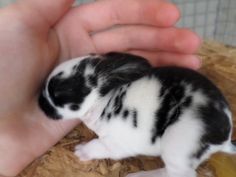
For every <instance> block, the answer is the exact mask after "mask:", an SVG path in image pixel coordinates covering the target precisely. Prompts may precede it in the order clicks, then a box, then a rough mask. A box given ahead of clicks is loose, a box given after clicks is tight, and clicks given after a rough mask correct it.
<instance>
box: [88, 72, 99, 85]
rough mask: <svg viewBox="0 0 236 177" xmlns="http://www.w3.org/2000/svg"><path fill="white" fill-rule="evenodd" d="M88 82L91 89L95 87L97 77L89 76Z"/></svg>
mask: <svg viewBox="0 0 236 177" xmlns="http://www.w3.org/2000/svg"><path fill="white" fill-rule="evenodd" d="M88 81H89V84H90V85H91V86H93V87H96V86H97V76H96V75H89V76H88Z"/></svg>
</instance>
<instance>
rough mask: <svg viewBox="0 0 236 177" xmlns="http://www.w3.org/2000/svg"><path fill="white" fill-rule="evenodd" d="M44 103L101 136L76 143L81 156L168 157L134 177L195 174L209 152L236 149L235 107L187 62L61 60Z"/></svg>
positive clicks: (109, 57) (107, 57) (116, 57)
mask: <svg viewBox="0 0 236 177" xmlns="http://www.w3.org/2000/svg"><path fill="white" fill-rule="evenodd" d="M39 105H40V107H41V108H42V110H43V111H44V112H45V113H46V114H47V115H48V116H49V118H52V119H76V118H79V119H80V120H82V121H83V122H84V123H85V124H86V125H87V126H88V127H89V128H90V129H92V130H93V131H94V132H95V133H96V134H97V135H98V138H97V139H94V140H92V141H90V142H88V143H86V144H82V145H78V146H77V147H76V148H75V154H76V155H77V156H79V158H80V159H81V160H92V159H104V158H111V159H122V158H126V157H130V156H136V155H149V156H161V158H162V159H163V161H164V163H165V168H163V169H158V170H154V171H149V172H139V173H134V174H129V175H128V177H195V176H196V172H195V169H196V168H197V167H198V165H199V164H200V163H201V162H202V161H204V160H205V159H207V158H208V157H209V156H210V155H211V154H213V153H215V152H217V151H223V152H227V153H236V148H235V146H234V145H233V144H232V142H231V134H232V116H231V112H230V110H229V105H228V104H227V102H226V100H225V98H224V96H223V95H222V94H221V92H220V91H219V89H218V88H217V87H216V86H215V85H214V84H212V82H210V81H209V80H208V79H207V78H205V77H204V76H202V75H201V74H199V73H198V72H196V71H193V70H190V69H186V68H179V67H160V68H154V67H152V66H150V64H149V63H148V62H147V61H146V60H145V59H143V58H141V57H138V56H134V55H129V54H124V53H115V52H112V53H108V54H104V55H88V56H84V57H80V58H77V59H72V60H69V61H67V62H65V63H62V64H61V65H59V66H58V67H56V68H55V70H54V71H53V72H52V73H51V74H50V76H49V77H48V79H47V81H46V83H45V85H44V88H43V90H42V93H41V95H40V97H39Z"/></svg>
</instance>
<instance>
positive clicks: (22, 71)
mask: <svg viewBox="0 0 236 177" xmlns="http://www.w3.org/2000/svg"><path fill="white" fill-rule="evenodd" d="M72 3H73V0H50V1H42V0H19V1H18V2H17V3H15V4H13V5H11V6H8V7H5V8H2V9H1V10H0V54H1V57H0V88H1V89H0V91H1V92H0V105H1V106H0V157H1V158H0V176H1V175H2V176H16V175H17V174H18V173H19V172H20V171H21V170H22V169H24V167H26V166H27V165H28V164H29V163H30V162H32V161H33V160H34V159H35V158H36V157H39V156H40V155H42V154H43V153H45V152H46V151H47V150H48V149H49V148H50V147H51V146H52V145H54V144H55V143H56V142H58V141H59V140H60V139H61V138H62V137H63V136H64V135H66V134H67V133H68V132H69V131H70V130H72V129H73V127H75V126H76V125H77V124H78V121H58V122H56V121H52V120H49V119H47V118H46V116H45V115H44V114H43V113H42V112H41V110H40V109H39V107H38V105H37V96H38V93H39V90H40V86H41V85H42V82H43V81H44V79H45V78H46V77H47V75H48V73H49V72H50V71H51V70H52V68H53V67H54V66H55V65H56V63H58V62H61V61H63V60H66V59H70V58H74V57H78V56H81V55H84V54H87V53H95V52H96V53H105V52H109V51H124V52H129V53H133V54H138V55H141V56H144V57H146V58H148V59H149V60H150V61H151V63H152V64H154V65H156V66H160V65H170V64H171V65H179V66H186V67H190V68H194V69H197V68H199V67H200V62H199V60H198V58H197V57H196V56H194V53H195V52H196V50H197V48H198V47H199V45H200V40H199V38H198V37H197V36H196V34H194V33H193V32H191V31H189V30H185V29H177V28H174V27H173V25H174V24H175V23H176V21H177V20H178V19H179V11H178V10H177V8H176V7H175V6H174V5H171V4H169V3H168V2H166V1H164V0H145V1H144V0H126V1H125V3H124V0H101V1H98V2H94V3H91V4H88V5H83V6H80V7H76V8H71V5H72ZM114 25H119V26H116V27H115V28H114ZM110 27H113V28H110ZM2 176H1V177H2Z"/></svg>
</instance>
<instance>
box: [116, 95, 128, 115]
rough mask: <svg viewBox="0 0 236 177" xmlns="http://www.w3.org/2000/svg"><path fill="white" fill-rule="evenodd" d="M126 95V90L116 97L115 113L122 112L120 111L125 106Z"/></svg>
mask: <svg viewBox="0 0 236 177" xmlns="http://www.w3.org/2000/svg"><path fill="white" fill-rule="evenodd" d="M125 95H126V92H122V93H119V94H118V95H117V96H116V97H115V101H114V114H115V115H118V114H120V112H121V110H122V108H123V100H124V96H125Z"/></svg>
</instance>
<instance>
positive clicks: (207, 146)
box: [193, 144, 209, 159]
mask: <svg viewBox="0 0 236 177" xmlns="http://www.w3.org/2000/svg"><path fill="white" fill-rule="evenodd" d="M208 149H209V145H208V144H205V145H202V146H201V147H200V148H199V150H198V151H197V152H196V153H195V154H194V155H193V157H194V158H197V159H200V158H201V157H202V155H203V154H204V153H205V152H206V151H207V150H208Z"/></svg>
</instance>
